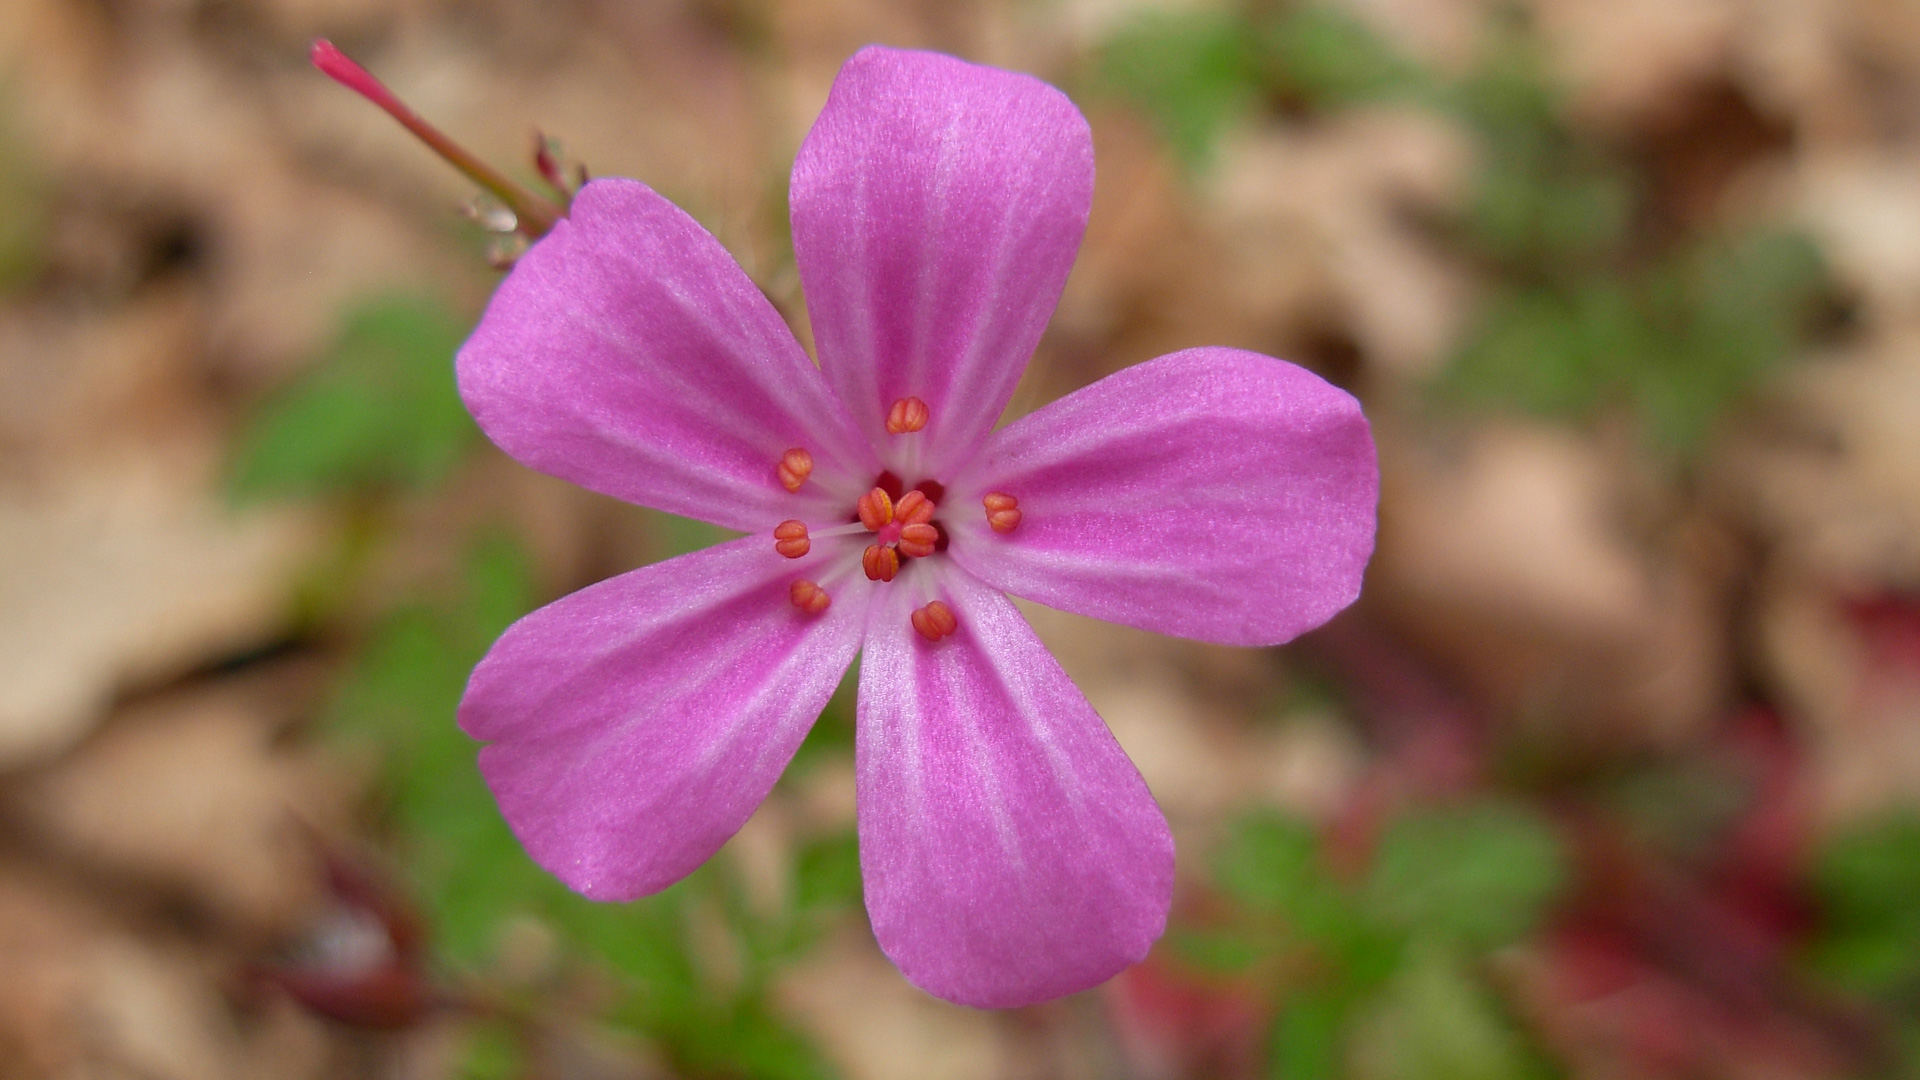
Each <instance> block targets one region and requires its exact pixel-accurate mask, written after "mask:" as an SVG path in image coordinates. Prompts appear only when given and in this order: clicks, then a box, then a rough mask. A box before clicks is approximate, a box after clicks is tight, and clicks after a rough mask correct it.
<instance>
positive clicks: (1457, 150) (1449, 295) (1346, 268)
mask: <svg viewBox="0 0 1920 1080" xmlns="http://www.w3.org/2000/svg"><path fill="white" fill-rule="evenodd" d="M1470 162H1471V154H1470V152H1469V149H1468V145H1467V142H1466V139H1465V137H1464V135H1463V133H1462V132H1461V131H1460V130H1459V129H1458V128H1456V127H1454V126H1452V125H1451V124H1449V123H1448V122H1446V121H1444V120H1442V119H1440V118H1439V117H1437V116H1436V115H1434V114H1431V113H1427V112H1424V111H1419V110H1413V109H1401V108H1374V109H1360V110H1352V111H1349V112H1347V113H1343V114H1340V115H1339V116H1337V117H1336V118H1334V119H1332V120H1329V121H1327V122H1325V123H1322V124H1317V125H1312V126H1307V127H1293V126H1270V127H1267V128H1263V129H1260V130H1258V131H1248V132H1242V133H1240V134H1239V135H1237V136H1236V137H1235V138H1233V139H1230V140H1229V141H1228V143H1227V144H1226V146H1225V147H1224V148H1223V150H1222V153H1221V161H1220V165H1219V168H1218V169H1217V171H1216V172H1215V173H1214V174H1213V178H1212V181H1211V183H1210V185H1209V195H1210V199H1209V202H1208V212H1209V216H1210V219H1211V222H1212V224H1213V226H1214V234H1215V235H1216V236H1217V237H1218V239H1219V242H1220V244H1221V247H1222V249H1223V253H1224V255H1225V258H1226V260H1227V262H1228V266H1229V272H1228V274H1227V277H1226V280H1227V283H1228V286H1229V288H1230V289H1231V291H1232V295H1233V296H1234V297H1235V299H1236V300H1237V302H1238V303H1239V304H1240V305H1241V306H1242V307H1243V308H1244V309H1246V310H1247V311H1249V312H1253V313H1258V315H1259V316H1262V317H1264V319H1265V320H1266V321H1267V322H1268V323H1269V324H1273V325H1282V326H1284V325H1295V326H1297V325H1300V324H1311V323H1312V322H1314V321H1315V320H1316V319H1321V320H1324V318H1325V316H1324V315H1323V314H1322V313H1321V312H1319V311H1317V310H1316V309H1318V308H1320V307H1322V306H1323V305H1325V304H1329V303H1330V304H1331V305H1332V306H1333V308H1334V309H1335V317H1336V318H1337V319H1338V320H1339V321H1340V322H1342V323H1344V324H1345V325H1346V327H1347V329H1348V330H1349V332H1350V333H1351V334H1352V336H1353V339H1354V341H1355V343H1356V344H1358V345H1359V346H1360V350H1361V353H1362V355H1363V356H1365V357H1366V359H1367V361H1368V362H1369V363H1370V364H1372V365H1374V368H1375V369H1376V370H1377V371H1378V372H1380V373H1381V374H1383V375H1385V376H1386V377H1388V378H1389V379H1392V380H1393V381H1396V382H1404V381H1407V380H1410V379H1417V378H1420V377H1422V376H1426V375H1430V374H1431V373H1432V372H1433V371H1434V370H1435V369H1436V368H1437V367H1438V365H1439V364H1441V363H1442V362H1443V361H1444V360H1445V359H1446V356H1447V353H1448V351H1449V350H1450V349H1451V348H1452V346H1453V343H1454V341H1455V338H1456V336H1457V335H1458V333H1459V332H1460V329H1461V324H1462V320H1463V319H1464V317H1465V314H1466V310H1467V304H1468V302H1469V300H1470V298H1471V293H1470V291H1469V290H1470V277H1469V275H1468V274H1466V273H1465V272H1463V268H1462V267H1460V266H1458V265H1456V264H1455V263H1454V262H1452V261H1451V260H1449V259H1447V258H1446V257H1445V256H1444V255H1442V254H1441V252H1440V251H1439V250H1438V249H1437V248H1436V247H1434V246H1433V245H1432V244H1431V243H1429V242H1427V241H1426V240H1424V239H1422V238H1421V237H1419V236H1418V235H1416V234H1415V233H1414V232H1413V231H1412V230H1410V229H1409V228H1408V227H1407V225H1406V223H1405V217H1406V215H1407V214H1408V212H1409V211H1426V212H1435V211H1441V210H1445V209H1448V208H1451V207H1453V206H1455V205H1457V203H1458V201H1459V200H1460V199H1462V198H1463V197H1464V196H1465V191H1466V188H1465V184H1466V181H1467V176H1468V166H1469V164H1470Z"/></svg>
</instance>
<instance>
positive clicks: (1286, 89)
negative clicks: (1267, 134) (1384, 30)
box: [1257, 4, 1428, 107]
mask: <svg viewBox="0 0 1920 1080" xmlns="http://www.w3.org/2000/svg"><path fill="white" fill-rule="evenodd" d="M1257 40H1258V42H1259V44H1260V46H1261V47H1262V55H1261V58H1260V59H1261V66H1262V71H1263V73H1264V74H1265V76H1266V77H1267V80H1268V83H1269V85H1270V86H1271V87H1272V88H1273V89H1275V90H1277V91H1279V92H1281V93H1283V94H1285V95H1287V96H1290V97H1293V98H1296V99H1298V100H1299V101H1300V102H1301V103H1302V104H1306V105H1309V106H1319V107H1331V106H1338V105H1345V104H1350V103H1354V102H1361V101H1368V100H1374V99H1378V98H1384V97H1391V96H1395V95H1403V94H1409V93H1413V92H1415V91H1419V90H1422V89H1425V88H1426V86H1427V83H1428V79H1427V76H1426V73H1425V72H1423V71H1421V70H1420V68H1419V66H1418V65H1416V64H1414V63H1413V62H1412V61H1410V60H1409V59H1407V58H1406V57H1404V56H1402V55H1400V54H1399V53H1397V52H1395V51H1394V50H1393V49H1392V48H1391V47H1390V46H1388V44H1387V43H1386V42H1385V41H1383V40H1382V39H1381V38H1380V36H1379V35H1378V34H1375V33H1374V32H1373V30H1372V28H1371V27H1369V26H1367V25H1366V24H1365V23H1363V22H1361V21H1360V20H1359V19H1357V18H1355V17H1354V16H1353V15H1351V14H1349V13H1348V12H1346V11H1342V10H1340V9H1338V8H1335V7H1330V6H1323V5H1320V4H1303V5H1298V6H1292V7H1288V8H1285V9H1283V10H1282V11H1281V12H1280V14H1279V15H1278V17H1277V18H1275V19H1273V20H1272V22H1271V23H1270V24H1269V25H1268V26H1267V27H1266V28H1265V32H1264V33H1262V34H1260V35H1259V37H1258V39H1257Z"/></svg>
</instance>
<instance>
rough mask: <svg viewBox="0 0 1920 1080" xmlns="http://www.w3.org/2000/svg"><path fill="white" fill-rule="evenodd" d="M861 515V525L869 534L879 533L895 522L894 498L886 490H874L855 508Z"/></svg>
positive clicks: (862, 498) (863, 497)
mask: <svg viewBox="0 0 1920 1080" xmlns="http://www.w3.org/2000/svg"><path fill="white" fill-rule="evenodd" d="M854 508H855V509H856V510H858V511H859V513H860V524H862V525H865V526H866V527H867V531H869V532H879V531H880V530H881V529H883V528H885V527H886V526H887V525H889V524H891V523H892V521H893V498H892V496H890V495H888V494H887V491H886V489H885V488H874V489H873V490H872V491H869V492H867V493H866V494H865V495H862V496H860V501H859V503H858V504H856V505H855V507H854Z"/></svg>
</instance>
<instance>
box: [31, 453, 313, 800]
mask: <svg viewBox="0 0 1920 1080" xmlns="http://www.w3.org/2000/svg"><path fill="white" fill-rule="evenodd" d="M208 458H209V448H208V447H205V446H196V445H181V444H178V443H175V444H172V445H165V444H155V445H149V446H147V447H144V448H141V449H140V450H138V451H137V453H136V452H128V453H126V454H124V455H123V456H120V457H118V458H116V459H110V460H103V461H97V462H93V463H90V464H89V465H88V466H86V467H74V468H73V471H72V472H71V473H70V474H69V475H63V476H56V477H43V478H40V480H41V482H40V483H37V484H35V485H33V486H31V487H23V486H19V485H15V486H11V487H7V488H4V489H0V610H5V611H6V613H7V616H6V618H5V620H3V621H0V764H4V765H5V766H8V767H17V766H19V765H22V764H25V763H27V762H29V761H33V760H36V759H42V758H45V757H46V756H48V755H50V754H53V753H55V752H57V751H58V750H60V749H61V748H63V747H65V746H67V745H69V744H71V743H72V742H73V741H75V740H77V739H78V738H79V737H80V736H82V735H83V734H85V733H86V731H87V730H88V729H89V728H91V726H92V725H93V724H94V723H95V722H96V721H97V720H98V719H99V718H100V717H101V716H102V715H103V714H104V712H105V710H106V707H107V705H108V704H109V703H110V702H111V701H112V699H113V697H114V695H115V694H116V693H117V692H119V691H120V690H121V689H122V688H124V687H127V686H130V685H134V684H139V683H144V682H150V681H154V680H158V679H161V678H165V677H169V676H173V675H177V674H179V673H181V672H183V671H185V670H188V669H191V668H193V667H195V666H198V665H200V664H204V663H206V662H208V661H209V660H212V659H217V658H220V657H223V656H228V655H232V654H233V653H235V652H237V651H240V650H242V649H245V648H247V647H249V646H254V645H258V644H261V643H262V642H265V641H267V640H269V639H270V638H271V637H272V636H273V635H274V634H276V633H278V632H279V630H280V627H281V626H282V620H283V619H284V617H285V615H286V603H287V590H288V583H289V581H290V580H291V577H292V575H293V573H294V572H295V571H296V570H298V569H299V568H300V567H301V566H303V565H304V564H305V562H306V560H307V557H308V555H307V553H308V552H309V551H310V550H311V541H312V531H311V529H310V528H309V527H308V524H307V523H306V522H305V520H304V519H303V518H301V517H299V516H297V515H292V514H288V513H281V512H273V513H248V514H238V513H236V512H234V511H232V510H230V509H228V508H227V507H225V506H223V505H222V504H221V503H220V501H219V499H218V498H216V497H215V496H214V495H212V494H210V492H209V489H210V488H211V487H212V483H211V481H212V476H213V469H212V468H211V466H212V465H213V462H211V461H209V460H208Z"/></svg>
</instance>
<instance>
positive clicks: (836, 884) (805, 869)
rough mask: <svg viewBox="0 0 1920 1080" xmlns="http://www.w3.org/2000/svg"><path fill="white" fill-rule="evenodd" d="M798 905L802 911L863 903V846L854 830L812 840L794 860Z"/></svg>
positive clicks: (795, 898) (795, 896) (796, 902)
mask: <svg viewBox="0 0 1920 1080" xmlns="http://www.w3.org/2000/svg"><path fill="white" fill-rule="evenodd" d="M793 889H794V905H795V906H796V907H798V908H799V909H800V910H801V911H802V912H810V911H817V910H821V909H827V908H840V907H846V906H850V905H853V904H858V903H859V902H860V895H861V893H860V844H859V841H858V839H857V838H856V837H855V836H854V831H853V830H852V829H846V830H844V831H842V832H838V833H835V834H834V835H832V836H826V837H821V838H819V839H816V840H811V841H808V842H807V843H806V844H805V845H803V846H802V847H801V848H800V854H799V856H798V857H797V858H796V859H795V860H794V871H793Z"/></svg>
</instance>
